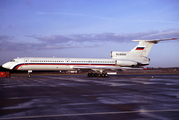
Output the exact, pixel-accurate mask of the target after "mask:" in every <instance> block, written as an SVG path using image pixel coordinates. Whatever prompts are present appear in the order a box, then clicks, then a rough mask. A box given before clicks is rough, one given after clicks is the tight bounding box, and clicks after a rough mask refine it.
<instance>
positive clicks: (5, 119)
mask: <svg viewBox="0 0 179 120" xmlns="http://www.w3.org/2000/svg"><path fill="white" fill-rule="evenodd" d="M171 111H179V109H169V110H139V111H118V112H97V113H76V114H59V115H40V116H24V117H8V118H0V120H9V119H29V118H46V117H67V116H83V115H107V114H123V113H147V112H148V113H150V112H171Z"/></svg>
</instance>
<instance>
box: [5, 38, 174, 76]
mask: <svg viewBox="0 0 179 120" xmlns="http://www.w3.org/2000/svg"><path fill="white" fill-rule="evenodd" d="M175 39H177V38H170V39H157V40H132V41H134V42H139V44H138V45H137V46H136V47H134V48H133V49H132V50H131V51H129V52H120V51H111V58H108V59H102V58H55V57H53V58H43V57H41V58H40V57H24V58H16V59H13V60H11V61H9V62H7V63H5V64H3V65H2V67H3V68H6V69H9V70H27V71H28V77H31V75H30V73H32V71H37V70H40V71H43V70H45V71H50V70H51V71H57V70H58V71H63V70H67V71H76V70H87V71H88V75H87V76H88V77H108V74H107V72H106V71H108V70H125V69H142V67H141V66H146V65H149V61H150V59H149V58H147V55H148V54H149V52H150V50H151V48H152V46H153V44H157V43H158V42H160V41H165V40H175Z"/></svg>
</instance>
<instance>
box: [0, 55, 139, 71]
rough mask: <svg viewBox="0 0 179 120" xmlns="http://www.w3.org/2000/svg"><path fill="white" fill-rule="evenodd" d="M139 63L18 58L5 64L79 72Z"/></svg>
mask: <svg viewBox="0 0 179 120" xmlns="http://www.w3.org/2000/svg"><path fill="white" fill-rule="evenodd" d="M137 65H138V62H136V61H132V60H118V59H95V58H35V57H27V58H16V59H13V60H11V61H9V62H7V63H5V64H3V67H4V68H7V69H11V70H77V69H78V68H79V69H80V68H81V67H85V68H88V67H89V69H90V67H92V66H94V67H96V68H102V67H104V69H105V68H109V67H110V68H111V67H112V68H114V69H115V68H116V69H117V68H118V67H131V66H137Z"/></svg>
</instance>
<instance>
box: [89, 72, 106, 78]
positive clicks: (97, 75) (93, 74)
mask: <svg viewBox="0 0 179 120" xmlns="http://www.w3.org/2000/svg"><path fill="white" fill-rule="evenodd" d="M88 77H108V74H107V73H102V74H100V73H88Z"/></svg>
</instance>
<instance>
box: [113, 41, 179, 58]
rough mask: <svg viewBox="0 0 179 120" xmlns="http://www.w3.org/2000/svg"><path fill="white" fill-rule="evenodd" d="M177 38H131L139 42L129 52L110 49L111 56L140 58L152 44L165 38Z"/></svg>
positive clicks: (148, 50)
mask: <svg viewBox="0 0 179 120" xmlns="http://www.w3.org/2000/svg"><path fill="white" fill-rule="evenodd" d="M176 39H177V38H170V39H158V40H132V41H135V42H139V44H138V45H137V46H136V47H134V48H133V49H132V50H131V51H129V52H120V51H112V52H111V57H113V58H121V59H126V58H140V57H145V58H146V57H147V56H148V54H149V52H150V50H151V48H152V46H153V44H157V43H158V42H160V41H165V40H176Z"/></svg>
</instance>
